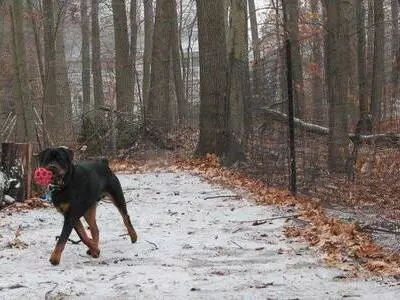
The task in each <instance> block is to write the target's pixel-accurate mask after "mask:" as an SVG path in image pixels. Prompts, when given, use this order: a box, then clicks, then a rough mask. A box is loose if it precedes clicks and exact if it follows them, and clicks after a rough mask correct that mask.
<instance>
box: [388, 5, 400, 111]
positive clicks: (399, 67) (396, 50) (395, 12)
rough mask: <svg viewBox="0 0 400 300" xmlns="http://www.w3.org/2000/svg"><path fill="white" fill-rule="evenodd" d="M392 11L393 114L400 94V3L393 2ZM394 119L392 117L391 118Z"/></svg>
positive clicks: (391, 104) (391, 106) (391, 105)
mask: <svg viewBox="0 0 400 300" xmlns="http://www.w3.org/2000/svg"><path fill="white" fill-rule="evenodd" d="M391 8H392V9H391V10H392V46H391V47H392V59H393V63H392V78H391V79H392V80H391V81H392V91H391V99H390V112H391V113H393V110H394V102H395V101H396V99H397V97H398V94H399V93H398V92H399V84H398V82H399V73H400V42H399V39H400V35H399V1H398V0H391ZM390 117H392V115H391V116H390Z"/></svg>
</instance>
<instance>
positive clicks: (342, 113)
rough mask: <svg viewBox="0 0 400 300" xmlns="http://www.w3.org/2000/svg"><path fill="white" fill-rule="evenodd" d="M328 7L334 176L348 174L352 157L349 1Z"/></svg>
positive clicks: (330, 149) (330, 154) (340, 0)
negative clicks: (350, 134) (347, 13)
mask: <svg viewBox="0 0 400 300" xmlns="http://www.w3.org/2000/svg"><path fill="white" fill-rule="evenodd" d="M325 2H326V7H327V29H328V30H327V47H326V50H327V53H326V56H327V60H326V63H327V66H326V70H327V83H328V104H329V110H328V113H329V138H328V167H329V170H330V171H331V172H339V173H341V172H345V171H346V162H347V159H348V156H349V153H348V147H347V143H348V140H347V134H346V133H347V114H346V104H347V91H348V72H347V69H346V61H345V60H344V59H343V57H346V53H347V46H348V31H347V25H346V12H345V9H344V8H345V7H346V0H338V1H325Z"/></svg>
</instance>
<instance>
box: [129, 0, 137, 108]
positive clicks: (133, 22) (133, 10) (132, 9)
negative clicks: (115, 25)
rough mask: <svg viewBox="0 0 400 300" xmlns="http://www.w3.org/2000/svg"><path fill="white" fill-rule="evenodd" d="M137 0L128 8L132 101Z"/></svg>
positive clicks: (133, 0)
mask: <svg viewBox="0 0 400 300" xmlns="http://www.w3.org/2000/svg"><path fill="white" fill-rule="evenodd" d="M136 1H137V0H131V7H130V10H129V20H130V23H131V44H130V55H131V60H132V67H133V68H132V101H134V99H135V79H136V52H137V32H138V23H137V3H136Z"/></svg>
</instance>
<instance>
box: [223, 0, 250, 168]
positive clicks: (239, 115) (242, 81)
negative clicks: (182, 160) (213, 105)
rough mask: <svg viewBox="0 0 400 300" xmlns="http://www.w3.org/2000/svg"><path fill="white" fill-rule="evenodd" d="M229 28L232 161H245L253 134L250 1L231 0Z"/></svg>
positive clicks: (228, 92)
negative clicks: (248, 5)
mask: <svg viewBox="0 0 400 300" xmlns="http://www.w3.org/2000/svg"><path fill="white" fill-rule="evenodd" d="M230 7H231V10H230V26H229V28H230V30H229V39H228V40H229V46H228V49H229V50H228V57H229V71H228V74H229V75H228V87H227V88H228V91H227V94H228V97H229V122H228V125H229V150H228V154H227V156H228V159H229V161H230V162H234V161H237V160H244V149H245V145H246V142H247V137H248V136H249V133H250V128H251V125H250V120H251V118H250V112H251V107H250V103H251V102H250V101H251V92H250V79H249V67H248V66H249V60H248V54H247V49H248V35H247V1H246V0H231V5H230Z"/></svg>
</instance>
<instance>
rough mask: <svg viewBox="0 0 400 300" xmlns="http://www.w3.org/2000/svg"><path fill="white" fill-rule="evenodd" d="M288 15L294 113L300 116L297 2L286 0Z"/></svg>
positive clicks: (301, 93)
mask: <svg viewBox="0 0 400 300" xmlns="http://www.w3.org/2000/svg"><path fill="white" fill-rule="evenodd" d="M286 6H287V15H288V31H289V32H288V34H289V39H290V41H291V44H292V47H291V48H292V49H291V57H292V68H293V84H294V101H295V103H294V114H295V116H296V117H301V116H302V115H303V114H304V113H305V102H304V100H305V97H304V82H303V67H302V58H301V53H300V42H299V40H300V39H299V35H300V33H299V2H298V0H291V1H288V2H287V5H286Z"/></svg>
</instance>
